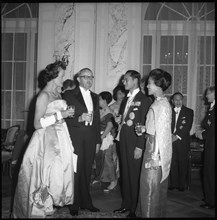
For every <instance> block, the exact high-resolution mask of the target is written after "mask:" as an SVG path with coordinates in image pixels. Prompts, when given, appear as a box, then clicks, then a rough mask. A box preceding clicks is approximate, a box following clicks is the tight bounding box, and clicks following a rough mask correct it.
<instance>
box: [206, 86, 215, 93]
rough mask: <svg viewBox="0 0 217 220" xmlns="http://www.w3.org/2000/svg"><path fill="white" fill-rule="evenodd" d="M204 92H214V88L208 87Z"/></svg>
mask: <svg viewBox="0 0 217 220" xmlns="http://www.w3.org/2000/svg"><path fill="white" fill-rule="evenodd" d="M206 91H210V92H215V86H210V87H208V88H207V89H206Z"/></svg>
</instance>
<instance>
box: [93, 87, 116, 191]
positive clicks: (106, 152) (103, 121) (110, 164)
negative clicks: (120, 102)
mask: <svg viewBox="0 0 217 220" xmlns="http://www.w3.org/2000/svg"><path fill="white" fill-rule="evenodd" d="M111 101H112V95H111V93H110V92H108V91H103V92H101V93H100V94H99V105H100V108H101V109H100V129H101V140H102V144H101V147H100V150H99V152H98V153H97V154H96V157H95V161H96V176H95V180H94V181H93V184H94V183H95V182H97V181H100V182H110V185H109V186H108V188H106V189H105V191H109V190H112V189H114V188H115V187H116V185H117V176H116V166H117V153H116V148H115V145H114V142H113V141H114V137H113V135H112V129H113V128H114V127H113V123H114V116H113V114H112V111H111V109H110V108H109V106H108V104H109V103H110V102H111Z"/></svg>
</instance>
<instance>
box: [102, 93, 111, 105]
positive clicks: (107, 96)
mask: <svg viewBox="0 0 217 220" xmlns="http://www.w3.org/2000/svg"><path fill="white" fill-rule="evenodd" d="M99 96H100V97H101V98H102V99H103V100H106V102H107V104H109V103H110V102H111V101H112V94H111V93H110V92H108V91H103V92H100V93H99Z"/></svg>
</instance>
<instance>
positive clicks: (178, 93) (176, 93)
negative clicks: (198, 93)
mask: <svg viewBox="0 0 217 220" xmlns="http://www.w3.org/2000/svg"><path fill="white" fill-rule="evenodd" d="M175 95H180V96H181V97H182V99H183V98H184V96H183V95H182V93H181V92H175V93H174V94H173V95H172V97H171V98H172V99H173V98H174V96H175Z"/></svg>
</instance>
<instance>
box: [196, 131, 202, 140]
mask: <svg viewBox="0 0 217 220" xmlns="http://www.w3.org/2000/svg"><path fill="white" fill-rule="evenodd" d="M202 132H203V131H202V130H198V131H196V133H195V136H196V137H197V138H199V139H200V140H203V136H202Z"/></svg>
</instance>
